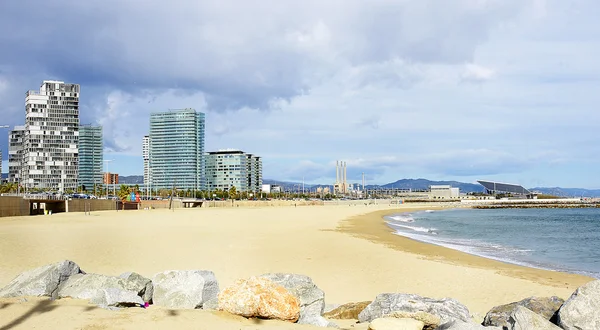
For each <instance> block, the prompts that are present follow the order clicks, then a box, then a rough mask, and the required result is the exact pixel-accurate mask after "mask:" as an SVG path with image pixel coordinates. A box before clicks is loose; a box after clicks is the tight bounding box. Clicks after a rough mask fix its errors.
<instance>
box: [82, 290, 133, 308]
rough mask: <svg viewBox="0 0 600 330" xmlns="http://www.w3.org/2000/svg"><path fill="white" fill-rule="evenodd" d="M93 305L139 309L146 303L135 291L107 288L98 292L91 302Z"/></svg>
mask: <svg viewBox="0 0 600 330" xmlns="http://www.w3.org/2000/svg"><path fill="white" fill-rule="evenodd" d="M90 302H91V303H92V304H95V305H98V306H101V307H105V308H110V307H117V308H119V307H137V306H143V305H144V301H143V300H142V298H140V296H138V295H137V293H136V292H135V291H128V290H121V289H117V288H106V289H101V290H98V292H97V293H96V296H94V298H92V299H91V300H90Z"/></svg>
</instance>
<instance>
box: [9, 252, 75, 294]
mask: <svg viewBox="0 0 600 330" xmlns="http://www.w3.org/2000/svg"><path fill="white" fill-rule="evenodd" d="M81 272H82V271H81V269H80V268H79V266H78V265H77V264H76V263H74V262H73V261H69V260H64V261H61V262H57V263H54V264H50V265H45V266H42V267H38V268H35V269H32V270H28V271H26V272H23V273H21V274H20V275H19V276H17V277H16V278H15V279H13V280H12V281H11V282H10V283H9V284H8V285H7V286H5V287H4V288H2V289H0V297H5V298H8V297H19V296H36V297H39V296H49V297H52V298H56V297H57V290H58V287H59V285H61V283H63V282H64V281H66V280H67V279H68V278H69V277H70V276H71V275H75V274H79V273H81Z"/></svg>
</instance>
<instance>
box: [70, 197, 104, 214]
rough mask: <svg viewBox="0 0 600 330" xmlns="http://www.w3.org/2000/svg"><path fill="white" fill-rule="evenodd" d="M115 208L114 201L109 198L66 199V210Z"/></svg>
mask: <svg viewBox="0 0 600 330" xmlns="http://www.w3.org/2000/svg"><path fill="white" fill-rule="evenodd" d="M86 205H87V209H86ZM115 209H116V201H114V200H110V199H71V200H68V201H67V210H68V212H85V211H109V210H115Z"/></svg>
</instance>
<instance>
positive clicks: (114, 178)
mask: <svg viewBox="0 0 600 330" xmlns="http://www.w3.org/2000/svg"><path fill="white" fill-rule="evenodd" d="M102 183H104V184H119V174H117V173H110V172H104V174H103V175H102Z"/></svg>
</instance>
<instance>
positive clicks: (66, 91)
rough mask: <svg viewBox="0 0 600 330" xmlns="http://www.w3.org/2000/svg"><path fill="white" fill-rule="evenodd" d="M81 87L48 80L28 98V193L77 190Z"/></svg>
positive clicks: (24, 180)
mask: <svg viewBox="0 0 600 330" xmlns="http://www.w3.org/2000/svg"><path fill="white" fill-rule="evenodd" d="M79 91H80V88H79V85H78V84H66V83H64V82H62V81H53V80H46V81H44V82H43V83H42V85H41V87H40V90H39V91H29V92H27V94H26V98H25V132H24V135H23V165H24V166H23V168H22V173H23V178H22V181H21V182H22V183H23V184H24V185H25V188H26V189H49V190H58V191H63V192H64V191H66V190H68V189H72V190H75V189H77V177H78V142H79Z"/></svg>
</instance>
